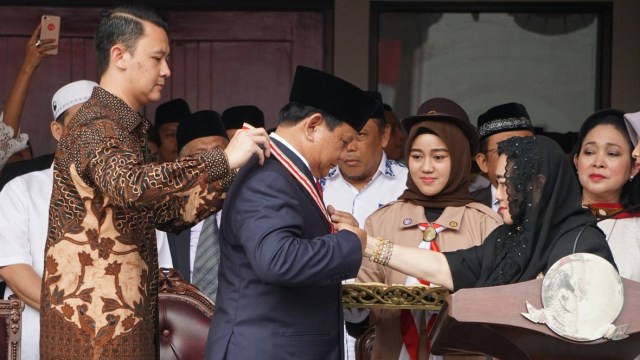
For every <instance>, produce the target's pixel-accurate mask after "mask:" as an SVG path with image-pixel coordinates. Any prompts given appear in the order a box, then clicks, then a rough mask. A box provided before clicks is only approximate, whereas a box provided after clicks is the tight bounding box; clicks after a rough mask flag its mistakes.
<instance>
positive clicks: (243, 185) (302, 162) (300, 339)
mask: <svg viewBox="0 0 640 360" xmlns="http://www.w3.org/2000/svg"><path fill="white" fill-rule="evenodd" d="M378 105H379V103H378V101H377V100H376V99H374V98H373V97H371V96H370V95H368V94H367V93H366V92H365V91H363V90H361V89H358V88H357V87H355V86H354V85H352V84H349V83H348V82H346V81H344V80H342V79H339V78H337V77H334V76H332V75H329V74H327V73H324V72H322V71H319V70H315V69H310V68H306V67H302V66H299V67H298V68H297V71H296V74H295V77H294V80H293V86H292V89H291V94H290V97H289V103H288V104H287V105H286V106H285V107H284V108H283V109H282V110H281V111H280V116H279V121H278V128H277V129H276V131H275V133H272V134H271V157H269V158H267V159H266V160H265V162H264V165H263V166H260V165H259V164H258V162H257V161H256V159H254V160H253V161H251V162H250V163H248V164H247V165H245V167H243V168H242V169H241V170H240V172H239V173H238V175H237V177H236V179H235V180H234V183H233V185H232V186H231V189H230V190H229V192H228V193H227V198H226V200H225V205H224V207H223V210H222V224H221V230H220V268H219V277H218V278H219V287H218V300H217V303H216V312H215V313H214V315H213V319H212V323H211V326H212V327H211V330H210V331H209V338H208V341H207V348H206V358H207V359H267V360H268V359H278V360H281V359H282V360H286V359H296V360H297V359H318V360H326V359H339V358H340V357H341V356H342V353H343V350H342V339H343V335H342V333H343V331H342V330H343V322H342V306H341V301H340V299H341V281H342V280H344V279H349V278H352V277H355V275H356V274H357V272H358V269H359V267H360V262H361V257H362V249H363V248H362V246H363V245H365V242H366V233H364V231H363V230H362V229H359V228H357V224H356V223H357V221H355V219H353V216H351V214H348V213H341V212H334V210H333V209H332V208H329V210H327V209H326V208H325V206H324V202H323V201H322V193H321V191H320V188H318V187H317V186H318V183H317V180H318V179H321V178H322V177H324V176H326V175H327V174H328V172H329V170H330V169H331V168H333V167H335V166H336V165H337V163H338V159H339V158H340V154H341V153H342V151H344V150H345V149H346V147H347V145H348V144H349V143H350V142H351V141H352V140H353V139H354V138H355V137H356V136H357V134H358V132H359V131H360V130H361V129H362V127H363V126H364V125H365V123H366V122H367V121H368V120H369V119H370V118H371V117H373V114H374V111H375V110H376V108H377V106H378ZM349 225H351V226H352V227H348V226H349ZM345 227H346V228H348V229H349V230H341V231H336V230H339V229H343V228H345Z"/></svg>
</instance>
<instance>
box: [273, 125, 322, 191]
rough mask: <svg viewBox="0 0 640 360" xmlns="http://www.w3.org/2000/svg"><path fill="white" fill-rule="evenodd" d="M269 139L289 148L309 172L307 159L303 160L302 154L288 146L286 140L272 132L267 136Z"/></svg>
mask: <svg viewBox="0 0 640 360" xmlns="http://www.w3.org/2000/svg"><path fill="white" fill-rule="evenodd" d="M269 136H270V137H272V138H274V139H276V140H278V141H280V142H281V143H282V144H283V145H284V146H286V147H287V148H289V150H291V151H292V152H293V153H294V154H296V156H297V157H299V158H300V160H302V162H303V163H304V164H305V165H306V166H307V169H309V171H311V167H310V166H309V162H308V161H307V159H305V158H304V156H302V154H300V153H299V152H298V150H296V148H294V147H293V145H291V144H289V142H287V140H285V139H283V138H282V137H281V136H279V135H278V134H276V133H275V132H272V133H271V134H269ZM313 179H314V180H316V181H317V180H318V179H316V178H315V177H314V178H313Z"/></svg>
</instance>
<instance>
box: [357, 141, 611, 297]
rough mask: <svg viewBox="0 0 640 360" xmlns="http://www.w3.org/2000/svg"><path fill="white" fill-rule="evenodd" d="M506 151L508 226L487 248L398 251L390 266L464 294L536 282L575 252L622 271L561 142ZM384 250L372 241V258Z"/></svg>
mask: <svg viewBox="0 0 640 360" xmlns="http://www.w3.org/2000/svg"><path fill="white" fill-rule="evenodd" d="M498 152H499V154H501V157H503V158H504V159H503V160H502V161H503V162H504V163H506V166H505V167H503V169H498V171H497V173H498V175H499V176H498V179H499V182H500V183H502V185H500V186H499V188H498V194H497V196H496V197H497V198H498V199H501V200H502V201H501V207H503V208H502V209H501V215H502V217H503V219H504V220H505V224H504V225H502V226H500V227H498V228H496V229H495V230H494V231H493V232H491V233H490V234H489V235H488V236H487V238H486V239H485V241H484V243H483V244H482V245H479V246H475V247H472V248H469V249H465V250H459V251H455V252H444V253H435V252H431V251H429V250H421V249H415V248H406V247H402V246H394V248H393V253H392V255H391V258H390V259H389V262H388V264H387V266H388V267H391V268H394V269H396V270H398V271H401V272H404V273H407V274H409V275H412V276H415V277H419V278H422V279H425V280H429V281H431V282H432V283H436V284H440V285H441V286H444V287H446V288H448V289H450V290H458V289H462V288H469V287H482V286H494V285H503V284H510V283H516V282H521V281H527V280H531V279H534V278H535V277H536V276H537V275H538V274H540V273H544V272H546V270H548V269H549V267H551V265H553V263H554V262H556V261H557V260H559V259H560V258H562V257H564V256H566V255H569V254H571V253H573V252H587V253H593V254H596V255H599V256H601V257H603V258H605V259H606V260H608V261H609V262H610V263H612V264H614V266H615V263H614V261H613V257H612V255H611V251H610V249H609V246H608V245H607V242H606V240H605V236H604V234H603V233H602V231H600V229H598V227H597V226H596V223H595V219H594V218H593V217H592V216H591V215H590V214H588V213H587V212H586V211H585V210H584V209H583V208H582V205H581V193H580V185H579V183H578V181H577V179H576V177H575V175H574V174H573V173H572V172H573V167H572V165H571V163H570V161H569V160H568V158H566V156H565V154H564V152H563V151H562V149H561V148H560V146H559V145H558V144H557V143H555V142H554V141H553V140H551V139H549V138H547V137H544V136H536V137H514V138H510V139H507V140H504V141H502V142H500V143H499V144H498ZM501 176H502V179H500V177H501ZM501 189H502V190H501ZM501 191H502V194H503V195H502V198H501V197H500V193H501ZM507 204H508V205H507ZM507 208H508V209H507ZM369 235H372V236H375V235H376V234H369ZM390 240H393V239H390ZM378 243H380V242H378V241H376V239H373V238H369V240H368V242H367V249H366V251H365V256H372V255H373V254H374V253H375V252H376V244H378Z"/></svg>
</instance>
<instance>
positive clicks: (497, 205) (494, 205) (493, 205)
mask: <svg viewBox="0 0 640 360" xmlns="http://www.w3.org/2000/svg"><path fill="white" fill-rule="evenodd" d="M497 191H498V189H496V188H495V187H494V186H493V185H491V208H492V209H493V211H498V209H499V208H500V202H499V201H498V199H496V192H497Z"/></svg>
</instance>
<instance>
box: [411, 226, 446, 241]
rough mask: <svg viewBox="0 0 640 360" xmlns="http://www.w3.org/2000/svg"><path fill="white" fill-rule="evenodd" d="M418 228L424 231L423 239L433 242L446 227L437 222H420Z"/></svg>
mask: <svg viewBox="0 0 640 360" xmlns="http://www.w3.org/2000/svg"><path fill="white" fill-rule="evenodd" d="M418 229H420V230H421V231H422V241H426V242H431V241H433V240H435V238H436V237H437V236H438V234H439V233H440V232H442V230H444V229H446V228H445V227H444V226H442V225H440V224H436V223H431V224H430V223H419V224H418Z"/></svg>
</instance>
